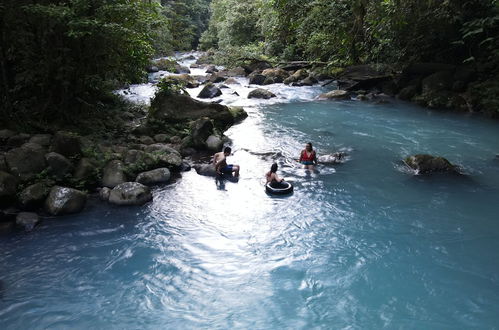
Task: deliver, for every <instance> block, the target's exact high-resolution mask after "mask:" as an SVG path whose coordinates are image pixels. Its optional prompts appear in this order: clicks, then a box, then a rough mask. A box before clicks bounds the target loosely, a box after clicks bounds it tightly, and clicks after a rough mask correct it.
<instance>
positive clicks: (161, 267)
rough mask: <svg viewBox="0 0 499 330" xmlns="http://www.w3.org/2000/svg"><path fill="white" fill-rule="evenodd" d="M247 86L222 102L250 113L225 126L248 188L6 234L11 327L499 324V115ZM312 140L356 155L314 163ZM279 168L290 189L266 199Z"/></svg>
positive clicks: (3, 258)
mask: <svg viewBox="0 0 499 330" xmlns="http://www.w3.org/2000/svg"><path fill="white" fill-rule="evenodd" d="M152 78H154V77H152ZM238 79H239V81H240V83H241V85H233V86H230V87H231V89H232V91H237V92H238V93H239V95H240V96H239V97H237V96H235V95H231V92H232V91H231V90H230V89H224V90H223V91H224V96H223V97H222V99H223V102H224V103H226V104H232V105H242V106H244V107H245V109H246V110H247V111H248V113H249V117H248V118H247V119H246V120H245V121H243V122H242V123H240V124H238V125H236V126H233V127H232V128H231V129H230V130H229V131H227V132H226V135H227V136H228V137H229V138H230V139H231V146H232V149H233V152H234V154H233V155H232V156H231V157H230V159H229V160H230V162H232V163H236V164H239V165H241V168H242V171H241V178H240V180H239V182H237V183H233V182H223V183H220V182H216V181H215V179H213V178H209V177H202V176H199V175H197V174H196V172H195V171H191V172H186V173H184V174H183V176H182V178H181V179H180V180H178V181H176V182H175V183H173V184H170V185H166V186H161V187H157V188H155V189H154V201H153V202H152V203H150V204H148V205H146V206H144V207H133V208H118V207H112V206H109V205H105V204H102V203H101V202H98V201H92V202H90V203H89V205H88V206H87V208H86V209H85V211H84V212H83V213H81V214H77V215H74V216H67V217H63V218H57V219H51V220H46V221H44V222H43V223H42V224H41V225H40V226H39V227H37V228H36V230H35V231H33V232H32V233H29V234H24V233H18V234H15V235H12V236H8V237H0V325H1V328H2V329H68V328H70V329H86V328H92V329H194V328H209V329H232V328H237V329H380V328H387V329H400V328H403V329H472V328H473V329H492V328H498V327H499V313H498V306H499V258H498V256H497V253H498V251H499V159H498V158H496V154H498V153H499V129H498V123H497V122H494V121H490V120H487V119H484V118H478V117H470V116H465V115H456V114H450V113H439V112H435V111H428V110H425V109H421V108H419V107H416V106H413V105H410V104H407V103H401V102H398V101H394V100H391V101H390V102H389V103H386V104H375V103H363V102H358V101H336V102H335V101H317V100H315V97H316V96H317V95H319V94H320V93H321V92H323V91H324V88H322V87H285V86H283V85H271V86H268V87H266V88H269V89H271V90H272V91H273V92H274V93H276V94H277V96H278V97H277V98H276V99H273V100H269V101H256V100H248V99H247V98H246V95H247V94H248V92H249V91H250V90H251V89H252V88H254V87H255V86H250V87H247V80H245V79H243V78H238ZM198 92H199V89H197V90H191V91H190V93H192V95H194V96H195V95H197V93H198ZM151 93H153V87H152V85H140V86H131V88H130V90H129V94H128V97H130V98H131V99H134V100H136V101H144V100H145V101H147V99H148V97H149V96H150V95H151ZM309 141H311V142H313V144H314V147H315V148H316V150H317V153H318V154H319V155H324V154H331V153H333V152H336V151H340V150H341V151H343V152H346V153H347V154H348V157H347V160H346V162H345V163H343V164H339V165H334V166H329V165H320V166H319V167H318V171H317V172H308V171H305V170H303V169H301V168H300V166H299V165H298V164H297V163H296V161H295V159H296V158H297V157H298V155H299V152H300V150H301V149H302V148H303V146H304V144H305V143H306V142H309ZM416 153H430V154H435V155H441V156H444V157H446V158H448V159H449V160H450V161H451V162H453V163H455V164H458V165H459V166H461V168H462V170H463V172H464V173H465V174H466V175H464V176H447V175H433V176H422V175H414V173H412V172H410V171H408V170H406V169H405V168H404V166H403V165H402V163H401V160H402V159H403V158H404V157H406V156H408V155H411V154H416ZM274 161H275V162H277V163H278V164H279V165H280V168H279V171H280V172H279V173H280V174H281V176H284V177H285V178H286V179H287V180H289V181H290V182H293V184H294V186H295V192H294V194H293V195H291V196H288V197H278V198H276V197H270V196H268V195H267V194H266V193H265V191H264V186H263V175H264V173H265V172H266V171H268V169H269V168H270V165H271V164H272V162H274Z"/></svg>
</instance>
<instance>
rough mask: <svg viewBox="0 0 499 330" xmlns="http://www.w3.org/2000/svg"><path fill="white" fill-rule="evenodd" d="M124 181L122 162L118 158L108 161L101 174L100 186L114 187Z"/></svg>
mask: <svg viewBox="0 0 499 330" xmlns="http://www.w3.org/2000/svg"><path fill="white" fill-rule="evenodd" d="M124 182H126V176H125V172H124V166H123V163H122V162H121V161H119V160H112V161H110V162H109V163H108V164H107V165H106V167H104V172H103V174H102V186H104V187H108V188H114V187H116V186H117V185H119V184H121V183H124Z"/></svg>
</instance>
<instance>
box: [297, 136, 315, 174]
mask: <svg viewBox="0 0 499 330" xmlns="http://www.w3.org/2000/svg"><path fill="white" fill-rule="evenodd" d="M299 162H300V163H301V164H303V168H305V169H308V170H313V169H314V168H315V166H316V165H317V154H316V153H315V150H314V148H313V147H312V143H311V142H309V143H307V144H306V145H305V149H303V150H302V151H301V154H300V160H299Z"/></svg>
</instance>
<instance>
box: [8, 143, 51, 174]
mask: <svg viewBox="0 0 499 330" xmlns="http://www.w3.org/2000/svg"><path fill="white" fill-rule="evenodd" d="M5 160H6V161H7V166H8V168H9V171H10V172H11V173H12V174H14V175H16V176H18V177H20V178H21V179H23V180H28V179H31V178H32V177H33V176H35V175H36V174H38V173H40V172H41V171H43V170H44V169H45V167H46V162H45V149H44V148H43V147H41V146H39V145H38V144H34V143H26V144H24V145H23V146H21V147H19V148H14V149H11V150H9V151H8V152H7V153H6V154H5Z"/></svg>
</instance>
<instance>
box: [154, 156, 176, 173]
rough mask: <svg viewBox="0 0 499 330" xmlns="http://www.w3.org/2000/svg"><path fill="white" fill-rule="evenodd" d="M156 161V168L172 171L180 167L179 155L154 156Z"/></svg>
mask: <svg viewBox="0 0 499 330" xmlns="http://www.w3.org/2000/svg"><path fill="white" fill-rule="evenodd" d="M156 159H157V165H158V166H164V167H168V168H170V169H174V170H176V169H178V168H179V167H180V166H181V165H182V157H181V156H180V154H173V153H172V154H160V155H157V156H156Z"/></svg>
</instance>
